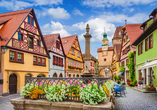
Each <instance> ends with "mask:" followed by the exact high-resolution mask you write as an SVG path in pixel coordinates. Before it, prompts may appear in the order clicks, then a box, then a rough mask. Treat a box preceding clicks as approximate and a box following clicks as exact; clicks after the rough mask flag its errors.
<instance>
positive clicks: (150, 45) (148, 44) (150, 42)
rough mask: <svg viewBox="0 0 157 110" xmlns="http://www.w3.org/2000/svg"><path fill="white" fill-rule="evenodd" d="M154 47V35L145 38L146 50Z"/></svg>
mask: <svg viewBox="0 0 157 110" xmlns="http://www.w3.org/2000/svg"><path fill="white" fill-rule="evenodd" d="M151 48H153V35H151V36H149V37H148V38H147V39H146V40H145V50H146V51H147V50H149V49H151Z"/></svg>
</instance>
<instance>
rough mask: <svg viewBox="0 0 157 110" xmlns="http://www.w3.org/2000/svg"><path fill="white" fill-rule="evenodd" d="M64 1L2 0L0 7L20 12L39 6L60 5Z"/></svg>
mask: <svg viewBox="0 0 157 110" xmlns="http://www.w3.org/2000/svg"><path fill="white" fill-rule="evenodd" d="M28 1H30V2H28ZM62 3H63V0H26V1H25V0H23V1H21V0H2V1H0V7H5V8H7V9H8V10H20V9H24V8H27V7H32V6H38V5H53V4H55V5H58V4H62Z"/></svg>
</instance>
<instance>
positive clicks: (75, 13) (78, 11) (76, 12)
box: [73, 9, 84, 16]
mask: <svg viewBox="0 0 157 110" xmlns="http://www.w3.org/2000/svg"><path fill="white" fill-rule="evenodd" d="M73 14H74V15H79V16H83V15H84V14H83V13H81V11H80V10H78V9H74V10H73Z"/></svg>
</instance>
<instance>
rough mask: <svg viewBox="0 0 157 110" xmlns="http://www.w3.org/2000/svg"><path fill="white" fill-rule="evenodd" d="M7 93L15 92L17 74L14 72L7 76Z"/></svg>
mask: <svg viewBox="0 0 157 110" xmlns="http://www.w3.org/2000/svg"><path fill="white" fill-rule="evenodd" d="M9 93H10V94H16V93H17V75H16V74H14V73H13V74H11V75H10V76H9Z"/></svg>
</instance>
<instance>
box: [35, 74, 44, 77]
mask: <svg viewBox="0 0 157 110" xmlns="http://www.w3.org/2000/svg"><path fill="white" fill-rule="evenodd" d="M37 77H45V75H43V74H39V75H38V76H37Z"/></svg>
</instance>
